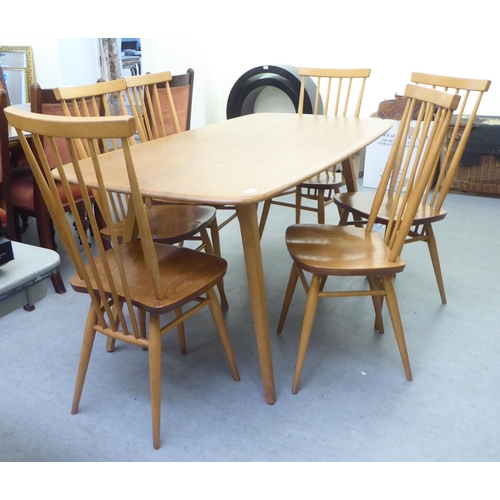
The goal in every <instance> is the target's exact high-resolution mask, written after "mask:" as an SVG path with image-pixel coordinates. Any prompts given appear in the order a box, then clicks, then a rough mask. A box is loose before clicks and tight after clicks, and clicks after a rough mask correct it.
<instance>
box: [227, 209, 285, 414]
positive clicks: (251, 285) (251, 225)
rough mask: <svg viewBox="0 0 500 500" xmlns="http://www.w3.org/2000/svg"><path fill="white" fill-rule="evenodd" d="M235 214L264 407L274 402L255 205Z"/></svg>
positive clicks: (274, 392) (274, 394)
mask: <svg viewBox="0 0 500 500" xmlns="http://www.w3.org/2000/svg"><path fill="white" fill-rule="evenodd" d="M236 212H237V214H238V219H239V221H240V229H241V239H242V241H243V253H244V255H245V264H246V268H247V279H248V289H249V292H250V302H251V305H252V312H253V319H254V325H255V336H256V339H257V349H258V352H259V361H260V370H261V373H262V383H263V385H264V396H265V399H266V402H267V403H269V404H273V403H275V401H276V391H275V387H274V373H273V360H272V354H271V342H270V338H269V320H268V316H267V303H266V291H265V288H264V268H263V266H262V253H261V249H260V237H259V224H258V222H257V203H253V204H250V205H239V206H237V207H236Z"/></svg>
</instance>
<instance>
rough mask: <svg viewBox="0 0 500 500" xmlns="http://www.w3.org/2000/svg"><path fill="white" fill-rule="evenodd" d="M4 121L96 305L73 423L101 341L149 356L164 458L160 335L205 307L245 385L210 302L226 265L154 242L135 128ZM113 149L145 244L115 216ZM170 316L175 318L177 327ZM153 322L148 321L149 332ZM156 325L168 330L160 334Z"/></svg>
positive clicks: (21, 115) (156, 437)
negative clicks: (120, 229) (107, 160)
mask: <svg viewBox="0 0 500 500" xmlns="http://www.w3.org/2000/svg"><path fill="white" fill-rule="evenodd" d="M5 113H6V115H7V117H8V120H9V122H10V123H11V124H12V126H14V127H15V128H16V130H17V131H18V133H19V134H20V135H21V142H22V146H23V149H24V151H25V153H26V156H27V158H28V160H29V163H30V167H31V169H32V171H33V174H34V176H35V177H36V180H37V183H38V185H39V187H40V191H41V193H42V195H43V197H44V200H45V203H46V205H47V207H48V210H49V212H50V215H51V217H52V219H53V220H54V224H55V226H56V229H57V231H58V234H59V235H60V237H61V240H62V241H63V244H64V247H65V249H66V251H67V253H68V255H69V256H70V258H71V261H72V263H73V265H74V267H75V269H76V274H75V276H73V278H72V279H71V280H70V283H71V286H72V287H73V289H74V290H75V291H76V292H81V293H86V294H88V295H89V296H90V309H89V313H88V316H87V321H86V324H85V328H84V334H83V344H82V351H81V356H80V363H79V368H78V374H77V382H76V387H75V393H74V399H73V405H72V413H73V414H75V413H77V412H78V408H79V404H80V399H81V395H82V390H83V385H84V381H85V375H86V372H87V368H88V365H89V360H90V356H91V352H92V346H93V343H94V339H95V335H96V333H100V334H103V335H104V336H106V337H108V338H112V339H118V340H120V341H123V342H126V343H129V344H132V345H137V346H139V347H142V348H143V349H146V350H147V351H148V358H149V371H150V390H151V405H152V428H153V446H154V448H155V449H158V448H159V447H160V421H161V418H160V406H161V363H162V361H161V338H162V336H163V335H164V334H166V333H167V332H168V331H170V330H171V329H173V328H175V327H176V326H177V325H178V324H180V323H183V322H184V321H185V319H187V318H188V317H190V316H191V315H193V314H195V313H197V312H198V311H199V310H200V309H202V308H204V307H205V306H208V307H209V308H210V312H211V315H212V318H213V320H214V324H215V326H216V329H217V331H218V334H219V336H220V339H221V341H222V345H223V348H224V351H225V354H226V356H227V359H228V362H229V367H230V371H231V373H232V376H233V378H234V379H235V380H239V374H238V370H237V367H236V363H235V360H234V356H233V352H232V348H231V344H230V341H229V337H228V334H227V331H226V327H225V323H224V318H223V315H222V310H221V307H220V304H219V302H218V299H217V296H216V294H215V292H214V286H215V285H216V284H217V283H218V282H219V281H220V280H221V279H222V277H223V276H224V273H225V272H226V268H227V263H226V261H225V260H224V259H222V258H220V257H217V256H215V255H212V254H208V253H206V252H197V251H195V250H192V249H189V248H180V247H177V246H173V245H167V244H162V243H156V242H154V240H153V237H152V233H151V228H150V224H149V221H148V216H147V213H146V207H145V204H144V200H143V197H142V195H141V193H140V191H139V184H138V180H137V174H136V171H135V168H134V162H133V155H132V152H131V142H132V141H133V136H134V134H135V131H136V123H135V120H134V118H132V117H130V116H119V117H66V116H64V117H57V116H50V117H49V116H46V115H40V114H35V113H27V112H24V111H21V110H18V109H14V108H12V107H9V108H8V109H6V112H5ZM23 132H27V133H29V134H31V137H32V142H31V143H28V141H27V140H26V139H25V137H24V136H22V134H23ZM56 138H57V139H61V138H62V139H64V140H65V142H66V145H67V148H68V150H69V151H70V155H71V158H72V166H71V168H69V166H66V168H64V166H63V162H62V160H61V158H60V156H59V154H58V142H57V141H56ZM109 139H111V140H117V141H120V143H121V149H120V151H121V153H122V154H121V155H120V159H119V160H118V161H121V162H123V166H124V169H125V171H126V172H127V176H128V180H129V183H130V184H129V185H130V194H131V199H130V208H131V209H132V211H133V213H134V214H135V224H136V225H137V230H138V234H140V239H131V240H127V241H125V240H124V239H123V238H122V239H120V238H119V237H118V235H117V233H116V231H115V229H114V228H115V224H114V220H113V209H112V207H111V205H110V202H109V199H110V198H109V196H108V192H107V190H106V184H105V183H104V180H103V168H102V166H101V159H102V158H103V157H104V155H102V154H100V145H101V144H102V142H105V141H106V140H109ZM43 141H45V142H46V143H48V146H49V149H50V151H51V153H52V157H53V160H54V162H55V169H56V172H57V176H58V177H59V178H60V179H61V185H62V187H63V189H64V192H65V193H66V196H67V198H68V204H69V206H70V208H71V212H72V213H73V215H74V219H75V223H76V226H77V229H78V233H79V235H80V238H81V240H82V246H83V251H80V247H79V245H78V243H77V242H76V241H75V238H74V235H73V231H72V228H71V226H70V224H69V222H68V219H67V218H66V215H65V211H64V206H63V204H62V203H61V198H60V196H59V191H58V186H57V185H56V183H55V181H54V176H53V172H52V170H51V167H50V163H49V161H48V158H47V154H46V151H47V148H46V147H44V145H43V143H42V142H43ZM30 144H31V145H30ZM82 145H83V146H84V147H85V148H86V149H87V150H88V153H89V156H90V157H89V158H88V159H83V160H80V158H79V149H80V147H81V146H82ZM86 174H87V175H89V174H90V175H91V176H92V177H93V178H94V179H96V182H95V185H94V184H93V185H92V186H93V189H92V193H93V197H94V199H95V200H96V202H97V203H98V205H99V209H100V213H101V214H102V216H103V218H104V220H105V222H106V226H107V227H108V228H109V236H110V239H111V242H112V246H111V248H110V249H106V248H105V245H104V241H105V240H104V238H103V236H102V234H101V232H100V230H99V225H98V221H97V219H96V217H95V214H94V212H93V211H92V205H91V198H90V196H89V195H88V193H87V187H88V182H87V183H86V182H85V175H86ZM70 181H71V183H78V184H79V186H80V190H81V191H82V193H83V200H84V204H85V207H86V209H87V212H88V217H89V224H90V225H91V227H92V230H93V234H94V239H93V242H92V247H91V246H90V243H89V242H88V241H87V239H86V237H85V234H86V230H85V228H84V226H83V224H82V223H81V220H80V219H79V218H78V216H77V215H78V210H77V207H76V200H75V199H74V197H73V190H72V188H71V184H70ZM129 213H131V212H129ZM183 306H184V307H188V306H189V310H186V311H185V312H183V313H182V315H178V314H177V311H179V310H180V308H181V307H183ZM174 312H175V313H176V314H175V316H174V317H172V316H171V314H173V313H174ZM148 316H149V321H148V322H146V317H148ZM160 321H161V322H162V323H164V322H165V321H166V322H167V323H166V324H164V325H162V324H161V322H160Z"/></svg>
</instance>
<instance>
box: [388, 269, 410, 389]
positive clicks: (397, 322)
mask: <svg viewBox="0 0 500 500" xmlns="http://www.w3.org/2000/svg"><path fill="white" fill-rule="evenodd" d="M382 280H383V286H384V289H385V293H386V300H387V308H388V309H389V314H390V316H391V321H392V327H393V329H394V334H395V335H396V341H397V343H398V348H399V354H400V355H401V360H402V361H403V367H404V370H405V375H406V380H408V382H411V381H412V380H413V377H412V375H411V369H410V360H409V358H408V351H407V349H406V341H405V334H404V331H403V323H402V322H401V315H400V313H399V306H398V300H397V298H396V292H395V291H394V287H393V285H392V277H391V276H383V277H382Z"/></svg>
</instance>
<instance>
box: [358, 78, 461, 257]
mask: <svg viewBox="0 0 500 500" xmlns="http://www.w3.org/2000/svg"><path fill="white" fill-rule="evenodd" d="M405 96H406V97H408V101H407V103H406V107H405V111H404V114H403V117H402V119H401V124H400V127H399V129H398V132H397V135H396V138H395V139H394V144H393V147H392V149H391V153H390V155H389V158H388V160H387V163H386V166H385V169H384V172H383V174H382V178H381V180H380V183H379V186H378V188H377V191H376V194H375V198H374V201H373V206H372V209H371V211H370V216H369V218H368V222H367V224H366V228H365V231H367V232H370V231H372V230H373V225H374V223H375V221H376V219H377V215H378V211H379V210H380V207H381V206H382V203H383V201H384V198H385V196H387V195H388V196H390V197H391V199H392V209H391V210H392V212H391V214H390V216H389V221H388V225H387V229H386V232H385V241H386V243H387V245H388V246H389V247H390V248H391V252H390V257H389V258H390V260H391V261H394V260H396V259H397V258H398V257H399V255H400V254H401V250H402V248H403V245H404V242H405V239H406V237H407V235H408V232H409V231H410V228H411V227H412V225H413V220H414V217H415V213H416V211H417V209H418V207H419V205H420V204H421V203H422V198H423V196H424V192H425V188H426V186H427V185H428V182H429V179H430V178H431V177H432V173H433V171H434V167H435V165H436V162H437V161H438V159H439V155H440V152H441V150H442V147H443V144H444V141H445V138H446V134H447V132H448V127H449V124H450V121H451V117H452V115H453V112H454V111H455V110H456V109H457V107H458V104H459V102H460V96H459V95H457V94H449V93H445V92H441V91H437V90H434V89H429V88H425V87H420V86H416V85H407V87H406V91H405ZM418 102H420V103H422V105H421V107H420V111H419V114H418V118H417V120H416V122H413V120H412V116H413V111H414V109H415V106H416V105H417V103H418ZM410 129H411V130H410ZM408 140H409V147H406V146H407V142H408ZM394 172H398V174H399V175H398V176H397V177H396V176H395V175H394ZM388 187H389V193H388V194H387V189H388Z"/></svg>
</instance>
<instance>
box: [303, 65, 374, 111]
mask: <svg viewBox="0 0 500 500" xmlns="http://www.w3.org/2000/svg"><path fill="white" fill-rule="evenodd" d="M298 74H299V75H300V76H301V77H302V84H301V88H300V96H299V108H298V112H299V114H302V113H303V109H304V98H305V82H306V78H313V79H315V80H316V96H315V103H314V114H315V115H317V114H319V113H321V111H320V107H319V104H320V101H321V98H320V96H321V95H323V97H324V99H325V103H324V105H323V111H322V114H324V115H325V116H326V115H328V114H331V115H333V116H354V117H355V118H357V117H358V116H359V113H360V110H361V103H362V101H363V94H364V90H365V82H366V79H367V78H368V77H369V76H370V70H369V69H366V68H361V69H324V68H299V69H298ZM322 84H323V86H324V85H326V90H324V91H323V92H321V87H322ZM332 87H334V88H335V92H333V89H332ZM330 100H332V101H333V106H332V108H333V110H332V111H331V113H330V110H331V108H330ZM349 111H351V112H349Z"/></svg>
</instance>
